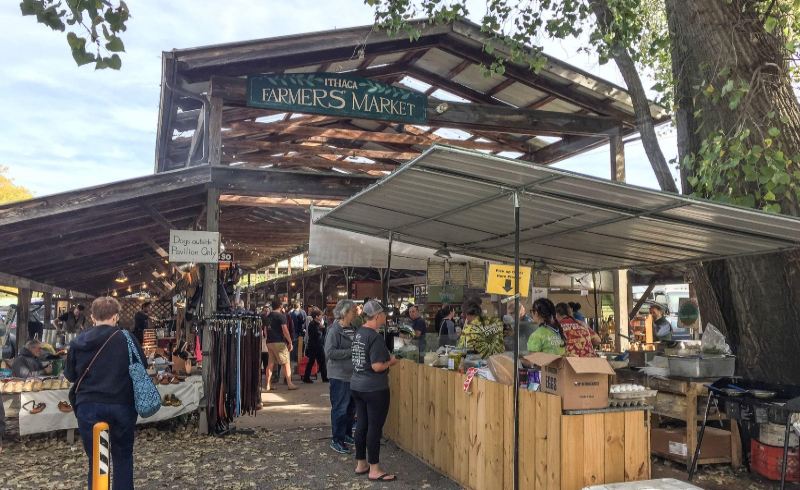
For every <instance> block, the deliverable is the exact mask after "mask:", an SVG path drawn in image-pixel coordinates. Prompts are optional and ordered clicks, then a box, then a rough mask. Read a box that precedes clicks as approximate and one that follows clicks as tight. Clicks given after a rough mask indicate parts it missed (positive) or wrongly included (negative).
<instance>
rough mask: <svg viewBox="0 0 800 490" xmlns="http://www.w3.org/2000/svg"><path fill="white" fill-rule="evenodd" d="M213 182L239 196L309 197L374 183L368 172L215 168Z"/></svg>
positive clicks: (342, 193) (338, 194) (336, 195)
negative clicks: (286, 195) (290, 194)
mask: <svg viewBox="0 0 800 490" xmlns="http://www.w3.org/2000/svg"><path fill="white" fill-rule="evenodd" d="M212 179H213V181H214V184H215V185H217V186H218V187H219V189H220V192H222V193H225V194H238V195H243V196H270V195H273V196H274V195H285V194H286V193H287V192H291V193H292V194H293V195H294V196H296V197H307V198H311V199H315V198H316V199H341V198H345V197H350V196H352V195H353V194H355V193H356V192H358V191H360V190H361V189H363V188H364V187H366V186H368V185H370V184H372V183H373V182H375V177H371V176H369V175H363V174H362V175H354V174H350V175H342V174H334V173H321V172H320V173H312V172H287V171H279V170H251V169H242V168H229V167H215V168H214V169H213V173H212Z"/></svg>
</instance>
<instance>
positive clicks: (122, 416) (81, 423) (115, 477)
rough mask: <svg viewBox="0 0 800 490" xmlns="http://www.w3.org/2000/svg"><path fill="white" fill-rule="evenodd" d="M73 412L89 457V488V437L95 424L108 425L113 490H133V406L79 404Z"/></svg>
mask: <svg viewBox="0 0 800 490" xmlns="http://www.w3.org/2000/svg"><path fill="white" fill-rule="evenodd" d="M75 415H76V416H77V418H78V431H80V434H81V439H82V440H83V449H84V450H85V451H86V455H87V456H88V457H89V478H88V481H89V486H88V488H92V437H93V428H94V424H96V423H97V422H105V423H107V424H108V435H109V443H110V445H111V477H112V478H111V481H112V483H113V490H128V489H130V490H133V435H134V431H135V429H136V417H137V415H136V409H135V408H134V407H132V406H128V405H118V404H112V403H87V402H84V403H81V404H80V405H79V406H78V407H77V411H76V413H75Z"/></svg>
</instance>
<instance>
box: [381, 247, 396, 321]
mask: <svg viewBox="0 0 800 490" xmlns="http://www.w3.org/2000/svg"><path fill="white" fill-rule="evenodd" d="M393 243H394V232H393V231H390V232H389V256H388V257H387V258H386V274H384V275H383V280H384V281H386V282H385V283H384V285H383V306H385V307H387V308H388V306H389V279H391V277H392V244H393Z"/></svg>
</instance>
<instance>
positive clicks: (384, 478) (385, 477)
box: [369, 473, 397, 482]
mask: <svg viewBox="0 0 800 490" xmlns="http://www.w3.org/2000/svg"><path fill="white" fill-rule="evenodd" d="M395 480H397V476H396V475H390V474H389V473H384V474H382V475H381V476H379V477H377V478H372V477H369V481H386V482H389V481H395Z"/></svg>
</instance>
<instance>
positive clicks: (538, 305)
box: [533, 298, 567, 344]
mask: <svg viewBox="0 0 800 490" xmlns="http://www.w3.org/2000/svg"><path fill="white" fill-rule="evenodd" d="M533 309H534V311H536V313H537V314H538V315H539V316H540V317H541V318H543V319H544V323H545V325H547V326H548V327H550V328H552V329H553V330H554V331H555V332H556V333H557V334H558V336H559V337H561V340H562V341H563V342H564V343H565V344H566V342H567V336H566V335H564V329H563V328H561V323H559V321H558V320H557V319H556V306H555V305H554V304H553V302H552V301H550V300H549V299H547V298H539V299H537V300H536V301H534V302H533Z"/></svg>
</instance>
